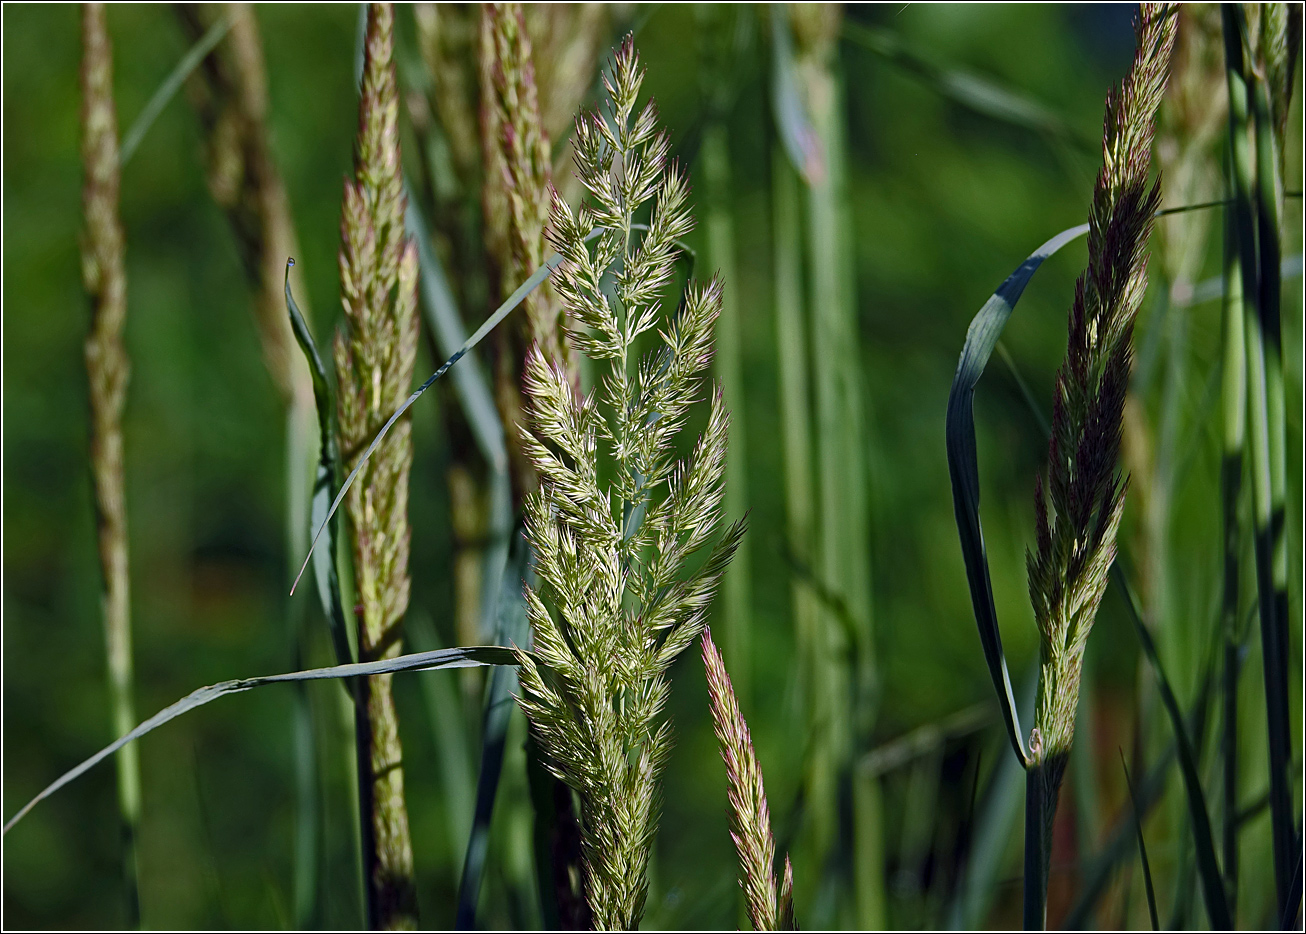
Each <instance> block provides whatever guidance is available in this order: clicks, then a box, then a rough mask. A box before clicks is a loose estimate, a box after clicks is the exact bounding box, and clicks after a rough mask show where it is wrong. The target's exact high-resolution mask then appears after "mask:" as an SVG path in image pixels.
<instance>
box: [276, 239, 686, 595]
mask: <svg viewBox="0 0 1306 934" xmlns="http://www.w3.org/2000/svg"><path fill="white" fill-rule="evenodd" d="M631 227H632V228H633V229H640V230H647V229H648V228H647V227H646V225H643V224H632V225H631ZM601 233H603V228H602V227H599V228H596V229H595V230H594V231H593V232H592V233H590V235H589V236H588V237H586V240H587V241H589V240H592V239H594V238H595V237H597V236H599V235H600V234H601ZM677 243H678V241H677ZM561 263H562V256H561V254H558V253H554V254H552V255H551V256H550V257H549V258H548V259H547V260H545V261H544V265H543V266H541V267H540V268H539V269H537V270H535V272H533V273H531V276H530V278H529V279H527V280H526V281H525V282H523V283H522V284H521V285H519V286H517V291H515V292H513V293H512V294H511V295H509V296H508V297H507V299H505V300H504V302H503V304H502V305H500V306H499V307H498V308H496V309H495V310H494V314H492V315H490V317H488V318H486V319H485V321H484V322H483V323H482V324H481V326H480V327H479V328H477V329H476V332H475V333H474V334H472V336H471V337H469V338H467V340H466V341H464V342H463V345H462V346H461V347H459V348H458V349H457V350H456V351H454V353H453V354H452V355H450V357H449V359H448V360H446V361H444V363H442V364H440V367H439V368H438V369H437V370H436V371H435V372H434V373H432V374H431V375H430V376H429V377H428V378H427V380H426V382H424V383H422V385H420V386H418V387H417V388H416V389H415V390H413V392H412V394H411V395H410V396H409V397H408V398H407V399H405V400H404V403H403V405H401V406H399V408H397V409H396V410H395V413H394V414H393V415H391V416H390V418H389V419H387V420H386V423H385V424H384V425H382V426H381V430H380V431H379V432H377V434H376V437H375V438H373V439H372V442H371V443H370V444H369V445H368V446H367V448H366V449H365V450H364V451H363V455H362V457H360V458H359V459H358V463H357V464H355V465H354V469H353V470H352V471H350V472H349V476H347V477H346V478H345V482H344V483H342V484H341V485H340V490H339V492H337V493H336V497H335V499H334V500H333V501H332V502H331V508H330V509H329V510H327V514H326V518H325V519H324V520H323V521H322V524H321V525H319V526H318V530H317V532H316V533H314V535H313V541H312V543H311V544H310V545H309V547H308V554H307V555H306V556H305V557H304V563H303V565H302V566H301V567H300V569H299V573H298V574H296V575H295V582H294V583H293V584H292V585H291V587H290V592H291V593H292V594H293V593H294V592H295V588H296V587H298V586H299V580H300V578H302V577H303V576H304V571H305V569H306V568H307V567H308V562H309V559H310V558H312V557H313V552H314V551H315V550H316V549H317V543H318V540H319V539H320V538H321V537H322V532H323V530H324V529H325V528H326V526H327V523H328V522H330V520H331V519H332V518H333V517H334V516H335V514H336V510H337V509H339V508H340V503H341V502H342V501H343V500H344V498H345V494H346V493H347V492H349V488H350V487H351V486H353V485H354V480H355V479H356V478H357V477H358V472H359V471H360V470H362V469H363V465H364V464H366V463H367V460H368V458H370V457H371V456H372V454H373V453H374V452H375V451H376V449H377V447H378V446H379V445H380V444H381V442H382V441H383V440H385V436H386V435H387V434H388V433H389V432H390V429H391V428H393V427H394V424H395V422H397V421H399V419H400V418H401V417H402V416H403V414H404V413H405V412H407V411H408V410H409V409H410V408H411V407H412V405H413V403H414V402H416V401H417V400H418V399H419V398H421V396H422V393H424V392H426V390H428V389H430V388H431V386H432V385H434V384H435V381H436V380H438V379H439V378H440V377H441V376H444V374H445V373H447V372H449V369H450V367H452V366H453V365H454V364H455V363H457V362H458V361H459V360H461V359H462V358H463V356H465V355H466V354H467V352H468V351H470V350H471V349H472V348H473V347H475V346H476V345H477V344H479V343H480V342H481V341H482V340H484V339H485V335H487V334H489V333H490V332H491V331H493V330H494V329H495V327H497V326H498V324H499V322H501V321H502V320H503V319H504V318H506V317H508V315H509V313H510V312H512V310H513V309H514V308H516V307H517V306H518V305H520V304H521V303H522V302H523V301H524V300H525V299H526V296H528V295H530V294H531V293H532V292H534V291H535V290H536V289H537V288H538V287H539V285H540V283H541V282H543V281H544V280H545V279H547V278H549V276H550V275H552V274H553V270H555V269H557V268H558V266H559V265H561Z"/></svg>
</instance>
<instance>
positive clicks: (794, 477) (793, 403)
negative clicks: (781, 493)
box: [771, 146, 828, 722]
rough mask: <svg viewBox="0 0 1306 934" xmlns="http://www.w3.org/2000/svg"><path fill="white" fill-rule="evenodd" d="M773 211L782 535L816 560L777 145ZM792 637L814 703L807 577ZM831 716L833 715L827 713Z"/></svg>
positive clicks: (796, 215)
mask: <svg viewBox="0 0 1306 934" xmlns="http://www.w3.org/2000/svg"><path fill="white" fill-rule="evenodd" d="M771 184H772V193H771V210H772V215H771V216H772V225H771V227H772V236H773V237H774V243H773V250H774V255H773V262H772V269H773V273H772V275H773V277H774V282H773V286H772V288H773V290H774V296H775V335H776V360H777V371H778V375H779V382H780V435H781V444H782V451H783V455H784V470H785V538H786V541H787V544H788V547H789V549H790V550H792V551H793V552H794V553H795V555H797V557H798V558H799V559H800V560H802V561H804V562H805V563H807V564H808V565H809V566H810V565H811V564H812V555H813V551H814V548H815V542H814V536H813V511H814V503H813V500H814V497H813V493H812V489H813V487H812V462H811V458H812V440H811V433H810V431H809V429H808V425H809V424H810V421H811V417H810V415H809V413H810V411H811V400H810V394H809V390H808V386H809V383H808V365H807V348H808V343H809V341H808V337H807V327H806V322H805V316H804V314H803V288H802V286H803V283H802V239H801V230H802V216H801V209H800V202H799V188H798V186H799V180H798V173H797V171H796V170H795V169H794V168H793V166H792V165H791V164H790V162H789V158H788V157H787V156H786V155H785V153H784V151H783V150H782V149H781V148H780V147H779V146H777V147H776V148H775V149H774V150H773V152H772V157H771ZM790 580H791V584H790V589H791V605H792V612H793V618H794V641H795V643H796V649H797V653H798V671H799V675H800V678H801V683H802V687H803V690H801V691H800V692H799V693H800V695H806V694H810V695H811V696H812V698H813V700H815V699H816V698H817V697H823V696H824V695H823V694H821V693H820V692H819V690H818V685H817V684H816V683H815V682H814V680H813V678H812V676H813V674H814V673H815V669H814V659H815V653H816V636H817V626H818V624H819V613H820V607H819V604H818V602H817V598H816V595H815V594H814V593H813V592H812V589H811V587H809V586H808V585H807V584H806V583H805V582H804V581H803V580H802V579H800V578H799V577H797V576H793V577H791V578H790ZM806 706H807V708H808V713H809V714H810V716H811V717H812V719H813V722H816V721H818V720H819V713H820V711H819V708H818V705H817V704H816V703H808V704H807V705H806ZM826 716H828V714H826Z"/></svg>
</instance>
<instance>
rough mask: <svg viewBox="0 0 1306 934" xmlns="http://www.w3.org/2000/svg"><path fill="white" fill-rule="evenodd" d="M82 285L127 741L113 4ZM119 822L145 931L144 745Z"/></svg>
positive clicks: (123, 775) (85, 95)
mask: <svg viewBox="0 0 1306 934" xmlns="http://www.w3.org/2000/svg"><path fill="white" fill-rule="evenodd" d="M81 84H82V114H81V117H82V127H81V129H82V168H83V171H84V172H85V180H84V182H83V185H82V212H83V215H84V221H85V224H86V227H85V230H84V231H83V233H82V238H81V250H82V283H83V285H84V286H85V288H86V294H87V295H88V296H90V299H91V332H90V334H89V335H88V336H87V338H86V347H85V351H86V376H87V381H88V383H89V388H90V403H91V439H90V455H91V481H92V484H93V486H94V492H95V524H96V536H97V542H98V545H99V553H100V573H101V575H102V578H103V579H102V584H103V586H104V590H103V592H102V594H101V597H100V606H101V610H102V612H103V614H104V642H105V650H106V654H107V656H108V667H109V703H110V710H111V715H112V717H113V729H114V733H115V735H117V736H122V735H123V734H124V733H127V732H128V731H130V730H131V728H132V727H133V726H135V725H136V713H135V704H134V703H133V701H132V634H131V595H130V594H131V587H130V576H129V574H128V562H127V559H128V553H127V498H126V491H125V488H124V487H125V483H124V479H123V442H122V410H123V404H124V402H125V401H126V397H127V380H128V378H129V376H130V372H131V364H130V362H129V361H128V359H127V350H126V348H125V347H124V346H123V342H122V331H123V326H124V324H125V323H126V320H127V271H126V268H125V265H124V260H123V254H124V243H123V239H124V238H123V230H122V221H121V220H120V219H119V216H118V184H119V170H118V113H117V109H116V108H115V107H114V103H113V48H112V45H111V44H110V41H109V31H108V28H107V26H106V25H105V16H104V4H101V3H85V4H83V5H82V69H81ZM115 762H116V764H117V768H118V813H119V815H120V816H121V819H122V832H123V842H124V847H123V849H124V853H123V871H124V877H125V882H126V893H127V900H128V905H127V916H128V923H129V924H130V925H132V926H133V927H135V926H139V924H140V896H139V891H138V888H137V876H136V829H137V826H138V824H139V823H140V812H141V777H140V759H139V758H138V755H137V751H136V746H135V745H134V744H133V745H128V746H126V747H124V748H123V749H122V750H121V751H120V752H119V753H118V755H117V757H116V758H115Z"/></svg>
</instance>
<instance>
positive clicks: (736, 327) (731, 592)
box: [701, 118, 753, 699]
mask: <svg viewBox="0 0 1306 934" xmlns="http://www.w3.org/2000/svg"><path fill="white" fill-rule="evenodd" d="M701 157H702V160H703V187H704V189H705V191H706V194H707V214H706V218H705V220H704V224H703V227H704V233H705V234H706V241H707V250H706V260H707V268H709V269H713V270H716V272H717V273H718V274H719V275H720V276H721V278H722V279H724V280H725V281H727V282H735V281H737V279H736V278H735V256H734V252H735V233H734V220H733V218H732V216H731V203H732V200H731V197H730V152H729V145H728V137H727V135H726V127H725V124H724V122H723V121H722V120H721V119H720V118H718V119H714V120H713V121H712V122H711V123H710V124H709V126H708V128H707V130H706V132H705V134H704V137H703V149H702V156H701ZM740 314H741V310H740V306H739V301H738V299H737V297H736V296H735V294H734V292H733V291H730V292H726V293H725V294H724V295H723V296H722V301H721V317H720V318H718V319H717V328H716V343H717V356H716V365H717V373H718V374H719V378H720V380H721V390H722V392H724V393H725V396H726V401H727V402H728V403H729V404H730V409H731V411H732V412H733V413H734V423H733V424H734V427H733V431H732V437H731V445H730V456H729V459H728V461H727V462H726V504H725V505H726V515H727V516H729V517H731V518H738V517H740V516H742V515H744V514H745V513H747V512H748V508H749V500H748V473H747V463H748V461H747V450H748V448H747V436H746V434H745V432H744V400H745V392H744V362H743V323H742V321H741V320H740ZM751 560H752V559H751V554H750V549H749V547H748V540H747V539H745V540H744V541H743V542H741V543H740V546H739V550H738V551H737V552H735V559H734V560H733V561H732V562H731V563H730V570H729V571H727V572H726V579H725V582H724V584H723V585H722V586H723V588H724V593H723V597H724V598H725V650H726V656H727V658H729V659H730V669H731V670H732V671H733V672H735V681H736V682H737V684H736V689H737V690H738V692H739V693H740V695H741V696H743V697H744V698H745V699H747V698H748V697H749V696H750V694H749V686H750V685H751V683H752V680H751V673H752V625H753V624H752V589H753V587H752V573H751V567H752V565H751Z"/></svg>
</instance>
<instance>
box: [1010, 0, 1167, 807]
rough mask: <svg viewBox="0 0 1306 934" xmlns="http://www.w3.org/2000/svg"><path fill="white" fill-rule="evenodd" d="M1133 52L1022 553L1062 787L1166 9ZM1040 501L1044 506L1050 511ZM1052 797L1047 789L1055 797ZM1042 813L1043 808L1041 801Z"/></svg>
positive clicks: (1102, 532)
mask: <svg viewBox="0 0 1306 934" xmlns="http://www.w3.org/2000/svg"><path fill="white" fill-rule="evenodd" d="M1137 34H1138V50H1137V52H1136V54H1135V57H1134V63H1133V66H1132V68H1131V69H1130V72H1129V75H1128V77H1127V78H1126V79H1125V83H1124V86H1123V88H1121V89H1119V90H1114V89H1113V91H1112V92H1111V93H1110V94H1108V96H1107V108H1106V119H1105V128H1104V136H1103V142H1102V156H1103V166H1102V170H1101V171H1100V172H1099V173H1098V177H1097V183H1096V185H1095V187H1094V192H1093V203H1092V207H1091V209H1090V213H1089V225H1090V226H1089V234H1088V256H1089V261H1088V269H1087V270H1086V271H1085V272H1084V273H1083V274H1082V275H1081V276H1080V278H1079V281H1078V282H1077V283H1076V287H1075V301H1074V304H1073V305H1072V307H1071V310H1070V318H1069V331H1070V338H1069V346H1068V348H1067V351H1066V360H1065V362H1064V363H1063V364H1062V366H1061V369H1060V371H1059V372H1058V374H1057V385H1056V395H1055V399H1054V403H1053V418H1052V439H1051V441H1050V443H1049V446H1048V469H1047V476H1046V480H1045V479H1044V478H1043V477H1040V478H1039V480H1038V484H1037V489H1036V492H1035V497H1034V499H1035V508H1036V512H1037V525H1038V544H1037V548H1036V550H1035V552H1034V553H1032V554H1027V564H1028V569H1029V592H1030V599H1031V600H1032V602H1033V605H1034V616H1035V619H1036V621H1037V623H1038V627H1039V634H1040V678H1039V693H1038V701H1037V708H1036V711H1035V721H1036V727H1035V730H1036V734H1037V735H1036V736H1035V737H1032V738H1031V752H1032V755H1033V762H1034V763H1042V762H1048V763H1051V766H1052V767H1051V769H1050V770H1049V772H1048V776H1049V781H1051V782H1052V788H1053V790H1055V788H1056V787H1058V786H1059V784H1060V771H1061V770H1060V765H1059V764H1058V763H1060V764H1064V759H1065V756H1066V754H1067V753H1068V752H1069V749H1070V743H1071V739H1072V736H1073V731H1074V723H1075V708H1076V704H1077V702H1078V696H1079V675H1080V669H1081V666H1082V661H1083V652H1084V645H1085V640H1086V639H1087V638H1088V633H1089V630H1090V628H1091V627H1092V625H1093V620H1094V617H1095V616H1096V614H1097V608H1098V604H1099V603H1100V602H1101V599H1102V594H1103V592H1104V590H1105V589H1106V584H1107V573H1108V571H1109V569H1110V566H1111V562H1112V561H1113V560H1114V558H1115V540H1116V530H1117V528H1118V526H1119V523H1120V515H1121V511H1122V509H1123V507H1124V499H1125V487H1126V482H1125V481H1124V480H1123V479H1122V478H1121V477H1120V476H1119V474H1118V472H1117V458H1118V454H1119V449H1120V438H1121V429H1122V411H1123V407H1124V400H1125V392H1126V389H1127V387H1128V381H1129V369H1130V355H1131V347H1130V341H1131V336H1132V332H1133V325H1134V318H1135V315H1136V314H1137V312H1138V306H1139V303H1140V302H1141V301H1142V298H1143V293H1144V291H1145V290H1146V288H1147V258H1146V252H1145V251H1146V248H1147V241H1148V237H1149V235H1150V234H1151V230H1152V218H1153V215H1154V214H1155V212H1156V208H1157V205H1158V203H1159V200H1160V187H1159V182H1157V183H1156V184H1153V185H1151V186H1150V187H1149V185H1148V171H1149V167H1150V163H1151V149H1152V137H1153V130H1154V118H1155V114H1156V110H1157V107H1158V106H1159V104H1160V102H1161V96H1162V93H1163V92H1164V90H1165V85H1166V76H1167V73H1168V64H1169V60H1170V52H1171V48H1172V46H1173V44H1174V37H1175V15H1174V9H1173V7H1171V6H1170V5H1167V4H1143V5H1142V7H1141V9H1140V13H1139V20H1138V24H1137ZM1049 504H1050V507H1051V508H1049ZM1053 800H1055V798H1053ZM1050 810H1052V809H1050Z"/></svg>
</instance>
